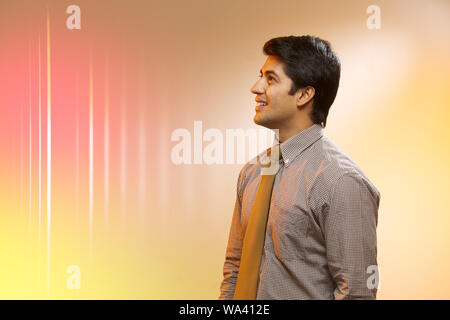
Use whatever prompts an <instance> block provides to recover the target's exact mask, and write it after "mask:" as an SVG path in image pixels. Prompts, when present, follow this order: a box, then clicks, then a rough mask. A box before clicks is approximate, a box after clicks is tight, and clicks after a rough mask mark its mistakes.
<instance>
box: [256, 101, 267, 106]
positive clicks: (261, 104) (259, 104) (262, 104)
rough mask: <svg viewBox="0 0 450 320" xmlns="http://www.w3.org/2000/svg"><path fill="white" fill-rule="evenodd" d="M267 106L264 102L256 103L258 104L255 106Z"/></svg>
mask: <svg viewBox="0 0 450 320" xmlns="http://www.w3.org/2000/svg"><path fill="white" fill-rule="evenodd" d="M266 105H267V103H265V102H258V104H257V106H266Z"/></svg>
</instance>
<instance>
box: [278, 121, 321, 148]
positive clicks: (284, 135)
mask: <svg viewBox="0 0 450 320" xmlns="http://www.w3.org/2000/svg"><path fill="white" fill-rule="evenodd" d="M313 124H314V123H313V122H312V121H306V122H304V123H299V124H297V125H296V126H293V127H288V128H280V129H279V131H278V134H277V133H275V135H276V136H277V138H278V141H279V142H280V144H281V143H283V142H284V141H286V140H288V139H289V138H290V137H292V136H295V135H296V134H298V133H300V132H302V131H303V130H305V129H308V128H309V127H311V126H312V125H313Z"/></svg>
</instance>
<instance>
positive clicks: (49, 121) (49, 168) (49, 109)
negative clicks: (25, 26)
mask: <svg viewBox="0 0 450 320" xmlns="http://www.w3.org/2000/svg"><path fill="white" fill-rule="evenodd" d="M50 62H51V61H50V18H49V14H48V11H47V295H50V240H51V237H50V230H51V229H50V227H51V212H52V117H51V113H52V99H51V93H52V91H51V72H50V71H51V64H50Z"/></svg>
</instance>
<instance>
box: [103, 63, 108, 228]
mask: <svg viewBox="0 0 450 320" xmlns="http://www.w3.org/2000/svg"><path fill="white" fill-rule="evenodd" d="M104 125H105V127H104V130H105V131H104V139H105V140H104V150H103V151H104V157H103V161H104V210H105V225H106V226H108V221H109V57H108V56H107V57H106V61H105V123H104Z"/></svg>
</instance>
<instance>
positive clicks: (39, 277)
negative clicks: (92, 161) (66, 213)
mask: <svg viewBox="0 0 450 320" xmlns="http://www.w3.org/2000/svg"><path fill="white" fill-rule="evenodd" d="M41 72H42V71H41V34H39V35H38V109H39V110H38V131H39V132H38V136H39V141H38V149H39V150H38V153H39V155H38V157H39V159H38V176H39V177H38V179H39V180H38V198H39V199H38V283H39V284H40V279H41V230H42V225H41V221H42V217H41V211H42V178H41V174H42V119H41V116H42V115H41V107H42V92H41V91H42V87H41V80H42V74H41Z"/></svg>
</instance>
